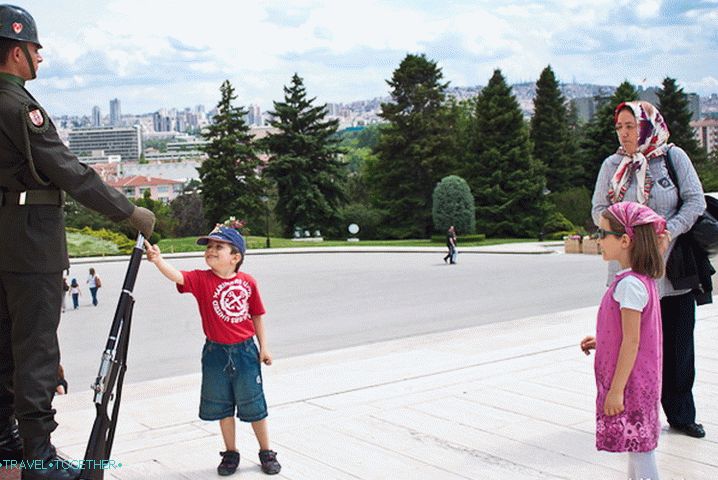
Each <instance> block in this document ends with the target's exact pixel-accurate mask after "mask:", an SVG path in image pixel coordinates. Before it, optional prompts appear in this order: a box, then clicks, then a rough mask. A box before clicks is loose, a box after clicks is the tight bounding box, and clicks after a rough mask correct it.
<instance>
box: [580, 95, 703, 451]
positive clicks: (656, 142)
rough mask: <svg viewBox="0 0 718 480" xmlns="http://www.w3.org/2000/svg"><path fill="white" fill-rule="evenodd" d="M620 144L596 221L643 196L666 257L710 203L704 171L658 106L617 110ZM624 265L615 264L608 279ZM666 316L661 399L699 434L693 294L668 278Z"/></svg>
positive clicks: (601, 190) (672, 419)
mask: <svg viewBox="0 0 718 480" xmlns="http://www.w3.org/2000/svg"><path fill="white" fill-rule="evenodd" d="M614 123H615V126H616V134H617V135H618V141H619V143H620V144H621V146H620V148H619V149H618V151H617V152H616V153H615V154H613V155H611V156H610V157H608V158H606V159H605V160H604V161H603V164H602V165H601V170H600V172H599V174H598V179H597V180H596V187H595V190H594V192H593V208H592V215H593V220H594V223H596V225H598V223H599V222H600V219H601V214H602V213H603V211H604V210H606V209H607V208H608V207H609V206H610V205H612V204H614V203H618V202H621V201H633V202H638V203H641V204H644V205H647V206H649V207H650V208H652V209H653V210H654V211H655V212H656V213H658V214H659V215H661V216H662V217H663V218H665V219H666V221H667V229H666V230H667V231H666V235H664V237H663V246H664V248H665V253H664V257H663V258H664V262H665V261H666V260H667V259H668V257H669V256H670V254H671V251H672V249H673V247H674V244H675V239H676V238H677V237H678V236H679V235H681V234H683V233H686V232H688V231H689V230H690V229H691V227H692V226H693V224H694V223H695V221H696V219H697V218H698V216H699V215H700V214H701V213H703V211H704V210H705V208H706V204H705V200H704V198H703V188H702V187H701V183H700V180H699V178H698V174H697V173H696V171H695V169H694V168H693V164H692V163H691V160H690V158H688V155H687V154H686V152H684V151H683V150H682V149H681V148H679V147H677V146H674V145H673V144H668V143H667V142H668V137H669V132H668V127H667V125H666V122H665V121H664V120H663V117H662V116H661V114H660V112H659V111H658V109H657V108H656V107H654V106H653V105H651V104H650V103H648V102H624V103H621V104H620V105H618V107H616V110H615V113H614ZM669 150H670V158H671V160H672V163H673V165H674V167H675V171H676V174H677V178H678V182H679V185H674V182H673V180H672V179H671V175H670V174H669V170H668V168H667V166H666V156H667V155H669V153H668V152H669ZM618 270H619V267H618V265H616V262H611V264H609V272H608V273H609V283H611V281H612V280H613V277H614V276H615V274H616V272H617V271H618ZM658 287H659V292H660V296H661V316H662V319H663V388H662V392H661V404H662V405H663V410H664V412H665V414H666V417H667V418H668V423H669V424H670V425H671V427H672V428H673V429H674V430H677V431H680V432H682V433H685V434H686V435H689V436H691V437H696V438H701V437H704V436H705V431H704V429H703V426H702V425H701V424H698V423H696V409H695V403H694V401H693V393H692V389H693V381H694V378H695V353H694V341H693V329H694V327H695V321H696V320H695V307H696V303H695V298H694V297H693V294H692V293H691V291H690V290H676V289H674V288H673V285H672V284H671V282H670V281H669V280H668V278H666V277H665V276H664V277H663V278H661V279H660V280H659V281H658Z"/></svg>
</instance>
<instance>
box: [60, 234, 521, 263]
mask: <svg viewBox="0 0 718 480" xmlns="http://www.w3.org/2000/svg"><path fill="white" fill-rule="evenodd" d="M196 241H197V237H183V238H165V239H163V240H160V243H159V245H160V249H161V250H162V252H163V253H180V252H201V251H203V250H204V247H203V246H202V245H197V244H196ZM266 241H267V240H266V238H265V237H255V236H250V237H247V246H248V248H250V249H263V248H265V247H266ZM531 241H535V240H534V239H526V238H489V239H486V240H480V241H472V242H462V241H461V238H459V246H460V247H474V246H487V245H496V244H499V243H520V242H531ZM270 242H271V245H272V248H312V247H444V246H445V243H444V241H440V242H439V241H431V240H362V241H359V242H347V241H342V240H325V241H323V242H302V241H294V240H290V239H288V238H275V237H272V238H271V239H270ZM67 249H68V252H69V254H70V257H101V256H105V255H108V256H111V255H120V251H119V249H118V248H117V245H115V244H114V243H112V242H110V241H107V240H101V239H98V238H95V237H91V236H89V235H83V234H81V233H74V232H68V233H67Z"/></svg>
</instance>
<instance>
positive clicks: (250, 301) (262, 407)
mask: <svg viewBox="0 0 718 480" xmlns="http://www.w3.org/2000/svg"><path fill="white" fill-rule="evenodd" d="M197 244H199V245H206V246H207V248H206V250H205V253H204V259H205V262H206V264H207V266H209V270H192V271H179V270H177V269H176V268H174V267H173V266H172V265H170V264H169V263H167V262H166V261H165V260H164V259H163V258H162V255H161V252H160V249H159V247H158V246H157V245H150V244H149V242H147V243H146V244H145V246H146V249H147V259H148V260H149V261H150V262H152V263H154V264H155V266H156V267H157V268H158V269H159V271H160V272H162V274H163V275H164V276H165V277H167V278H168V279H169V280H171V281H173V282H174V283H175V284H176V285H177V290H178V291H179V292H180V293H191V294H192V295H194V297H195V299H196V301H197V306H198V307H199V312H200V317H201V319H202V328H203V330H204V334H205V337H206V342H205V345H204V348H203V350H202V390H201V400H200V407H199V418H201V419H202V420H208V421H214V420H219V426H220V430H221V431H222V437H223V439H224V446H225V450H224V451H223V452H220V455H221V456H222V461H221V463H220V464H219V466H218V467H217V472H218V473H219V474H220V475H231V474H232V473H234V472H235V471H236V470H237V468H238V466H239V451H238V450H237V446H236V443H235V442H236V441H235V420H234V415H235V412H236V416H237V417H238V418H239V419H240V420H241V421H242V422H249V423H251V425H252V429H253V430H254V434H255V436H256V438H257V441H258V443H259V461H260V463H261V465H262V471H263V472H264V473H267V474H270V475H273V474H276V473H279V471H280V470H281V465H280V464H279V462H278V461H277V454H276V452H275V451H273V450H271V448H270V444H269V433H268V430H267V403H266V401H265V398H264V391H263V387H262V372H261V364H262V363H263V364H265V365H267V366H269V365H271V364H272V355H271V354H270V352H269V350H268V348H267V339H266V333H265V329H264V320H263V315H264V313H265V310H264V305H263V304H262V299H261V297H260V295H259V290H258V288H257V282H256V280H255V279H254V278H252V277H251V276H250V275H248V274H246V273H244V272H240V271H239V267H240V266H241V265H242V263H243V262H244V254H245V250H246V243H245V240H244V237H243V236H242V235H241V234H240V233H239V232H238V231H237V230H236V229H234V228H231V227H227V226H223V225H218V226H217V227H216V228H215V229H214V230H212V232H210V233H209V235H207V236H205V237H200V238H199V239H198V240H197ZM255 336H256V340H257V342H258V343H259V349H257V345H256V344H255V341H254V337H255Z"/></svg>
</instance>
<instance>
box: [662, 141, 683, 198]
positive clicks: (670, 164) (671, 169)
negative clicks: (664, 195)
mask: <svg viewBox="0 0 718 480" xmlns="http://www.w3.org/2000/svg"><path fill="white" fill-rule="evenodd" d="M671 150H672V149H671V148H669V149H668V150H666V155H665V156H664V158H665V159H666V160H665V161H666V168H667V169H668V176H669V177H670V178H671V181H672V182H673V185H675V186H676V192H677V193H678V209H679V210H680V208H681V205H683V199H682V198H681V187H680V186H679V185H678V174H677V173H676V167H675V166H673V159H671Z"/></svg>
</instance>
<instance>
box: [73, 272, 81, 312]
mask: <svg viewBox="0 0 718 480" xmlns="http://www.w3.org/2000/svg"><path fill="white" fill-rule="evenodd" d="M70 295H72V309H73V310H77V309H78V308H80V295H82V292H81V291H80V284H79V283H77V279H76V278H73V279H72V280H71V281H70Z"/></svg>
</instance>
